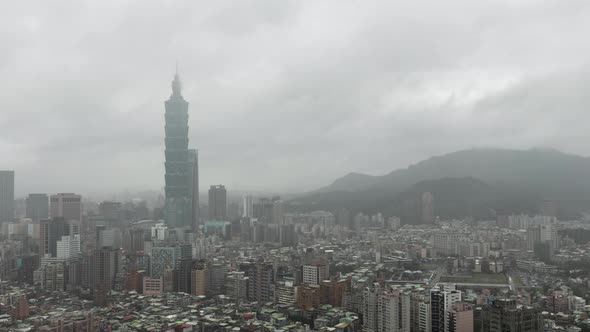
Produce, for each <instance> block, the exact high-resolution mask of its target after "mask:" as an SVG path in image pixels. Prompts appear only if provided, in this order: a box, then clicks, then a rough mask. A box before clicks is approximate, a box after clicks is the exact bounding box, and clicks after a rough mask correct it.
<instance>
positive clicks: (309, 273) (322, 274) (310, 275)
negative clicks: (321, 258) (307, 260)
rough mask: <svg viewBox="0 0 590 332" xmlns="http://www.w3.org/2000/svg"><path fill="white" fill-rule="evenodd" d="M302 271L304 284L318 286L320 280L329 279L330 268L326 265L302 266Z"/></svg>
mask: <svg viewBox="0 0 590 332" xmlns="http://www.w3.org/2000/svg"><path fill="white" fill-rule="evenodd" d="M302 269H303V272H302V274H303V283H304V284H308V285H319V284H320V283H321V282H322V280H326V279H328V278H329V277H330V266H329V265H328V264H327V263H316V264H312V265H303V267H302Z"/></svg>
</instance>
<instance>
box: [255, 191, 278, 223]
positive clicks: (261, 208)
mask: <svg viewBox="0 0 590 332" xmlns="http://www.w3.org/2000/svg"><path fill="white" fill-rule="evenodd" d="M273 205H274V204H273V200H271V199H269V198H264V197H263V198H260V199H259V200H258V202H256V203H254V207H253V213H254V218H258V220H260V221H261V222H262V223H266V224H268V223H270V222H272V217H273Z"/></svg>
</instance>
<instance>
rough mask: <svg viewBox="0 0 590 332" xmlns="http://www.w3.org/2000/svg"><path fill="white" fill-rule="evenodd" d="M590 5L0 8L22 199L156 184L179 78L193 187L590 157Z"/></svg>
mask: <svg viewBox="0 0 590 332" xmlns="http://www.w3.org/2000/svg"><path fill="white" fill-rule="evenodd" d="M589 13H590V4H589V3H588V2H587V1H570V2H568V3H567V4H564V3H563V2H557V1H556V2H544V3H539V2H537V1H518V2H514V1H490V2H483V3H482V2H478V3H473V2H472V1H449V2H446V1H445V2H434V1H433V2H431V3H428V4H424V3H410V2H397V1H396V2H392V1H372V2H350V3H346V2H342V1H313V2H312V1H308V2H304V1H248V2H235V1H214V2H211V1H178V2H166V3H162V2H156V1H100V2H94V1H79V2H70V1H56V2H52V3H51V5H49V4H46V3H45V2H42V1H38V2H36V3H35V2H33V3H26V4H25V3H24V2H19V3H2V4H0V41H1V42H2V44H3V51H2V52H0V109H1V112H2V116H1V117H0V153H1V155H2V156H3V158H2V162H1V163H0V165H1V166H0V168H7V169H15V170H16V171H17V187H18V191H19V193H20V194H24V193H27V192H33V191H35V192H55V191H77V192H82V193H105V192H117V191H121V190H136V189H158V188H161V187H162V185H163V112H164V109H163V101H164V100H165V99H167V98H168V96H169V93H170V88H169V82H170V80H171V78H172V74H173V70H174V63H175V61H176V60H178V61H179V62H180V70H181V75H182V78H183V81H184V86H185V88H184V95H185V98H186V99H187V100H188V101H189V102H190V116H191V117H190V128H191V131H190V141H191V145H193V146H195V147H197V148H199V150H200V159H201V160H200V162H201V177H202V183H203V186H206V185H209V184H213V183H225V184H226V185H227V186H228V187H229V188H230V190H231V189H246V190H247V189H253V190H261V189H266V190H272V191H284V190H290V191H295V190H309V189H313V188H316V187H319V186H321V185H323V184H325V183H327V182H329V181H331V180H332V179H334V178H335V177H338V176H340V175H343V174H345V173H347V172H349V171H358V172H366V173H372V174H380V173H385V172H389V171H390V170H392V169H394V168H398V167H405V166H407V164H409V163H412V162H416V161H418V160H420V159H423V158H426V157H428V156H431V155H433V154H442V153H446V152H451V151H454V150H459V149H464V148H471V147H480V146H494V147H510V148H529V147H537V146H546V147H554V148H557V149H561V150H565V151H567V152H571V153H577V154H581V155H589V154H590V147H588V145H587V144H585V143H586V142H587V141H588V139H590V134H588V130H587V125H586V124H587V123H588V121H590V113H588V112H587V108H588V105H590V101H589V100H588V97H587V93H586V88H585V87H586V86H587V83H588V81H589V80H590V65H589V64H588V60H587V59H588V56H589V55H590V41H589V40H588V39H587V38H585V34H584V32H585V31H588V29H589V28H590V22H588V20H587V19H586V18H587V15H588V14H589Z"/></svg>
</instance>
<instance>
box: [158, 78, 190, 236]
mask: <svg viewBox="0 0 590 332" xmlns="http://www.w3.org/2000/svg"><path fill="white" fill-rule="evenodd" d="M181 89H182V88H181V83H180V78H179V77H178V73H176V75H174V81H172V95H171V96H170V98H169V99H168V100H167V101H166V102H165V104H164V105H165V108H166V113H165V118H166V125H165V127H164V129H165V136H166V138H165V158H166V161H165V169H166V171H165V189H164V191H165V194H166V201H165V207H164V220H165V222H166V224H167V225H168V226H170V227H187V226H190V227H192V226H193V215H192V211H193V209H192V200H193V198H192V193H191V183H190V182H189V180H191V178H192V176H191V161H190V160H189V150H188V102H187V101H185V100H184V98H183V97H182V93H181Z"/></svg>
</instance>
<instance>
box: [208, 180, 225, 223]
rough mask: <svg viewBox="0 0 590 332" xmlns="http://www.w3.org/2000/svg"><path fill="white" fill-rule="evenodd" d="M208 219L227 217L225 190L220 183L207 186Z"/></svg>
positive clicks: (223, 218)
mask: <svg viewBox="0 0 590 332" xmlns="http://www.w3.org/2000/svg"><path fill="white" fill-rule="evenodd" d="M209 219H214V220H225V219H227V191H226V190H225V186H223V185H221V184H220V185H216V186H211V187H210V188H209Z"/></svg>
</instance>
